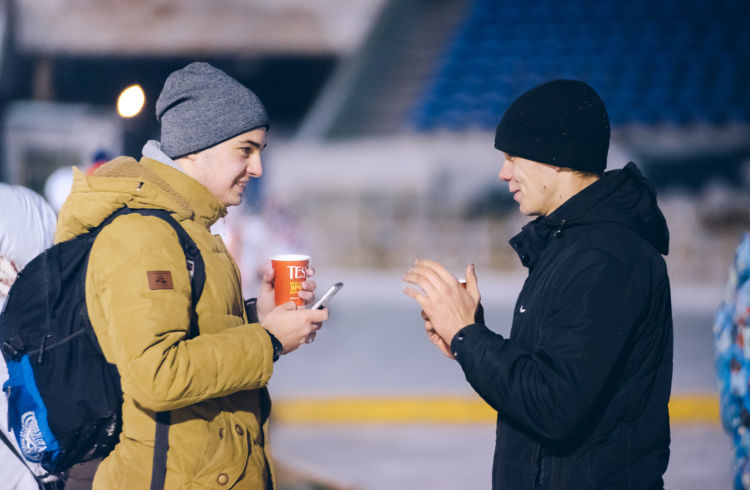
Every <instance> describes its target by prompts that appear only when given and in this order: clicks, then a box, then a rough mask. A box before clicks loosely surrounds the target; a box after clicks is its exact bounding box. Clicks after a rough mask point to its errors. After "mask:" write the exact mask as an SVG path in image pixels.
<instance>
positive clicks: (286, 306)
mask: <svg viewBox="0 0 750 490" xmlns="http://www.w3.org/2000/svg"><path fill="white" fill-rule="evenodd" d="M276 309H277V310H280V311H294V310H296V309H297V303H295V302H294V301H287V302H286V303H282V304H280V305H279V306H277V307H276Z"/></svg>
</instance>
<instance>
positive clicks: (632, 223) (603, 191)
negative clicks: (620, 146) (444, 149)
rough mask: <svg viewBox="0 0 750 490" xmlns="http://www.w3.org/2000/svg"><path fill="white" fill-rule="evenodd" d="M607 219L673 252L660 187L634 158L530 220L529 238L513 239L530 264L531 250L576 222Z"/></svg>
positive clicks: (526, 231)
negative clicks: (659, 198) (660, 202)
mask: <svg viewBox="0 0 750 490" xmlns="http://www.w3.org/2000/svg"><path fill="white" fill-rule="evenodd" d="M605 222H608V223H616V224H618V225H621V226H625V227H627V228H629V229H631V230H633V231H634V232H635V233H637V234H638V235H639V236H640V237H641V238H643V239H644V240H646V241H648V242H649V243H650V244H651V245H652V246H653V247H654V248H655V249H656V250H658V251H659V253H661V254H662V255H667V254H668V253H669V229H668V228H667V222H666V220H665V219H664V215H663V214H662V212H661V210H660V209H659V206H658V204H657V202H656V191H655V190H654V188H653V186H652V185H651V183H650V182H648V180H646V178H645V177H644V176H643V174H642V173H641V171H640V170H639V169H638V167H637V166H636V165H635V164H634V163H633V162H630V163H628V164H627V165H626V166H625V167H624V168H622V169H619V170H611V171H609V172H606V173H605V174H604V176H603V177H602V178H601V179H599V180H597V181H596V182H594V183H593V184H591V185H590V186H588V187H586V188H585V189H583V190H582V191H581V192H579V193H578V194H576V195H575V196H573V197H571V198H570V199H568V200H567V201H566V202H565V203H563V205H562V206H560V207H559V208H557V209H556V210H555V211H554V212H552V213H551V214H550V215H549V216H540V217H539V218H537V219H535V220H534V221H532V222H530V223H528V224H527V225H526V226H524V228H523V232H521V234H523V235H524V237H525V240H523V241H521V240H520V239H519V237H520V236H521V234H519V235H517V236H516V237H514V238H513V239H511V241H510V243H511V245H512V246H513V248H514V249H516V251H517V252H518V254H519V256H520V257H521V262H522V263H523V264H524V265H526V266H529V265H530V263H531V262H533V258H534V257H533V253H532V254H530V253H529V252H530V251H531V250H533V249H535V248H543V247H544V246H545V244H546V241H547V240H549V239H552V238H556V237H558V236H560V235H561V234H562V233H565V230H567V229H570V228H573V227H576V226H583V225H590V224H595V223H605ZM529 242H531V243H529Z"/></svg>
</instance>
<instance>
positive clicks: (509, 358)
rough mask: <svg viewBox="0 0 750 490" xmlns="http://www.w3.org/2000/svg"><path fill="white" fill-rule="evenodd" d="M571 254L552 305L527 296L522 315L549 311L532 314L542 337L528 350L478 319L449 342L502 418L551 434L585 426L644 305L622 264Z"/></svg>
mask: <svg viewBox="0 0 750 490" xmlns="http://www.w3.org/2000/svg"><path fill="white" fill-rule="evenodd" d="M573 260H574V261H575V262H573V261H571V263H575V264H576V265H575V267H574V268H573V269H568V271H569V272H570V273H569V274H567V275H566V276H565V277H564V278H560V279H559V280H557V281H555V284H554V285H553V286H552V287H553V289H552V291H554V297H551V298H549V300H550V301H551V302H552V303H551V304H549V305H542V304H536V303H534V301H535V300H538V299H539V298H531V303H530V304H529V305H528V306H527V311H526V313H525V314H533V309H535V308H543V309H544V310H545V311H546V313H545V314H544V315H543V316H542V315H540V316H539V317H538V318H535V319H534V321H535V322H538V324H535V325H533V328H534V329H536V330H537V331H538V332H539V337H538V338H537V340H536V344H535V348H534V349H533V350H531V351H529V350H526V349H524V348H521V347H520V346H518V345H517V344H516V343H514V342H513V341H512V340H511V339H505V338H503V337H502V336H501V335H498V334H495V333H494V332H492V331H490V330H489V329H488V328H487V327H486V326H485V325H483V324H481V323H476V324H473V325H469V326H467V327H465V328H464V329H462V330H461V331H459V332H458V333H457V334H456V336H455V337H454V338H453V339H452V342H451V348H452V351H453V353H454V355H455V357H456V360H457V361H458V362H459V363H460V365H461V367H462V368H463V370H464V373H465V375H466V379H467V380H468V382H469V383H470V384H471V385H472V387H473V388H474V389H475V390H476V391H477V393H478V394H479V395H480V396H481V397H482V398H484V400H485V401H486V402H487V403H489V404H490V405H491V406H492V407H493V408H494V409H496V410H497V411H498V412H499V413H500V417H501V418H502V417H503V416H506V417H510V418H512V419H513V420H514V421H515V422H517V423H520V424H522V425H523V426H525V427H526V428H527V429H529V430H531V431H533V432H534V433H536V434H538V435H539V436H541V437H544V438H546V439H551V440H556V439H564V438H567V437H570V436H573V435H575V433H576V431H577V430H581V429H582V426H583V424H582V422H583V421H584V420H585V417H586V416H587V415H588V414H589V413H590V410H591V409H592V407H593V406H594V404H595V403H596V401H597V398H598V397H599V396H600V395H601V393H602V392H603V390H604V389H605V386H606V384H607V383H608V382H609V381H608V380H610V378H611V376H612V374H613V372H614V370H615V367H616V365H617V364H618V359H619V357H620V354H621V353H622V351H623V348H624V345H625V343H626V342H627V341H628V337H629V336H630V335H629V334H630V332H631V330H632V329H633V328H634V326H635V325H636V323H637V321H636V318H637V315H639V312H640V310H642V305H640V304H638V301H636V300H635V298H636V297H637V296H640V295H639V294H638V293H637V292H636V290H635V288H637V285H634V284H632V281H631V280H629V279H628V274H627V273H626V271H625V270H624V268H623V266H622V265H621V264H619V263H617V262H616V261H614V260H613V259H612V258H611V257H609V256H608V255H606V254H604V253H602V252H599V251H587V252H583V253H581V254H580V255H579V256H578V257H575V258H574V259H573ZM641 286H642V285H641ZM667 287H668V285H667ZM667 294H668V293H667ZM548 296H551V295H548ZM518 314H522V313H516V315H518Z"/></svg>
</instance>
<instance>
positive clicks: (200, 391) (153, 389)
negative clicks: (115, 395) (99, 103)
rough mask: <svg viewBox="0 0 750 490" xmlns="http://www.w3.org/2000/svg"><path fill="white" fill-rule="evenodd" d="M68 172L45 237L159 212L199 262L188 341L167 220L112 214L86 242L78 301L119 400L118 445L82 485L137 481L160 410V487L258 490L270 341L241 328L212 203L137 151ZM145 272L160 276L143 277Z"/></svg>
mask: <svg viewBox="0 0 750 490" xmlns="http://www.w3.org/2000/svg"><path fill="white" fill-rule="evenodd" d="M74 173H75V175H74V180H73V187H72V192H71V195H70V197H69V198H68V200H67V201H66V202H65V204H64V205H63V207H62V209H61V210H60V216H59V220H58V228H57V234H56V237H55V239H56V241H58V242H59V241H63V240H67V239H69V238H72V237H74V236H76V235H79V234H82V233H85V232H86V231H87V230H88V229H90V228H92V227H94V226H96V225H98V224H99V223H101V222H102V221H103V220H104V219H105V218H106V217H107V216H109V215H110V214H111V213H112V212H114V211H115V210H117V209H118V208H120V207H122V206H128V207H131V208H162V209H167V210H169V211H171V212H172V213H173V216H174V218H175V219H177V221H179V222H180V224H181V225H182V226H183V228H185V230H186V231H187V232H188V234H189V235H190V236H191V237H192V239H193V240H194V241H195V243H196V244H197V245H198V248H199V249H200V251H201V254H202V256H203V260H204V261H205V266H206V282H205V287H204V289H203V295H202V296H201V298H200V301H199V302H198V305H197V308H196V310H197V314H198V318H199V320H198V326H199V329H200V335H198V336H197V337H195V338H192V339H189V340H188V339H186V334H187V331H188V327H189V324H190V320H189V318H190V308H191V300H190V278H189V274H188V270H187V266H186V263H185V255H184V253H183V251H182V247H181V246H180V244H179V242H178V240H177V235H176V234H175V232H174V230H173V229H172V228H171V226H169V224H167V223H166V222H164V221H163V220H161V219H159V218H155V217H147V216H142V215H137V214H131V215H124V216H121V217H118V218H117V219H115V220H114V221H113V222H112V223H111V224H110V225H108V226H107V227H105V228H104V230H103V231H102V232H101V233H100V234H99V236H98V237H97V239H96V241H95V243H94V246H93V248H92V250H91V255H90V260H89V266H88V271H87V276H86V303H87V305H88V310H89V316H90V318H91V322H92V324H93V326H94V331H95V332H96V335H97V338H98V340H99V343H100V344H101V347H102V350H103V351H104V354H105V356H106V358H107V360H108V361H110V362H112V363H114V364H115V365H116V366H117V369H118V371H119V373H120V377H121V382H122V391H123V396H124V403H123V407H122V415H123V429H122V433H121V435H120V440H119V443H118V444H117V446H116V447H115V449H114V450H113V451H112V453H111V454H110V455H109V456H107V458H105V459H104V460H103V461H102V463H101V465H100V466H99V469H98V471H97V473H96V476H95V478H94V488H95V489H106V490H114V489H123V490H125V489H127V490H132V489H147V488H149V483H150V480H151V470H152V458H153V447H154V433H155V418H154V417H155V413H156V412H159V411H171V425H170V430H169V451H168V453H167V475H166V484H165V486H166V488H168V489H173V488H174V489H204V488H216V489H225V488H238V489H253V490H265V489H266V488H267V485H268V483H269V482H268V479H269V472H270V474H271V475H272V474H273V473H272V472H273V466H272V464H271V457H270V452H269V446H268V439H267V422H266V421H267V418H268V412H269V411H270V400H269V397H268V392H267V390H266V388H265V386H266V384H267V383H268V380H269V379H270V377H271V374H272V371H273V348H272V345H271V340H270V337H269V335H268V333H267V332H266V331H265V330H264V329H263V328H262V327H261V326H260V325H258V324H257V323H256V324H248V323H247V319H246V315H245V311H244V302H243V298H242V292H241V289H240V284H241V283H240V274H239V271H238V269H237V266H236V264H235V263H234V261H233V260H232V258H231V257H230V255H229V253H228V252H227V249H226V247H225V246H224V243H223V242H222V240H221V238H220V237H218V236H213V235H211V233H210V232H209V226H210V225H211V224H212V223H214V222H215V221H216V220H217V219H219V218H220V217H222V216H224V214H225V213H226V210H225V208H224V206H223V205H221V204H219V203H218V202H217V201H216V199H215V198H214V197H213V196H212V195H211V193H210V192H209V191H208V190H207V189H206V188H205V187H204V186H203V185H201V184H200V183H198V182H197V181H196V180H194V179H192V178H191V177H189V176H187V175H186V174H184V173H182V172H180V171H179V170H176V169H174V168H172V167H170V166H168V165H165V164H163V163H160V162H157V161H155V160H150V159H148V158H144V159H142V160H141V161H140V162H137V161H136V160H134V159H132V158H127V157H121V158H117V159H115V160H113V161H112V162H110V163H108V164H107V165H105V166H103V167H101V168H100V169H99V170H98V171H97V172H96V173H95V175H94V176H92V177H88V178H87V177H85V176H84V175H83V174H82V173H81V172H78V171H75V172H74ZM154 271H161V272H160V274H159V276H160V277H162V278H165V277H167V276H168V277H167V280H164V281H160V282H158V283H157V282H154V281H153V279H154V278H155V277H157V276H154ZM165 271H166V272H167V274H165ZM150 279H151V280H150ZM270 478H271V480H273V477H272V476H271V477H270Z"/></svg>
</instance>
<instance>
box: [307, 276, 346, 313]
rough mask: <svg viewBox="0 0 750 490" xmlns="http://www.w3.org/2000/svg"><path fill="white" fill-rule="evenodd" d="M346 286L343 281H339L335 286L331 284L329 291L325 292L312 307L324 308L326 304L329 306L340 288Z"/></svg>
mask: <svg viewBox="0 0 750 490" xmlns="http://www.w3.org/2000/svg"><path fill="white" fill-rule="evenodd" d="M342 287H344V283H343V282H337V283H336V284H334V285H333V286H331V287H330V288H329V289H328V291H326V292H325V294H324V295H323V296H322V297H321V298H320V299H319V300H318V301H316V302H315V304H314V305H312V307H311V308H310V309H311V310H322V309H323V308H325V307H326V306H328V302H329V301H331V298H333V296H334V295H335V294H336V293H338V292H339V289H341V288H342Z"/></svg>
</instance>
